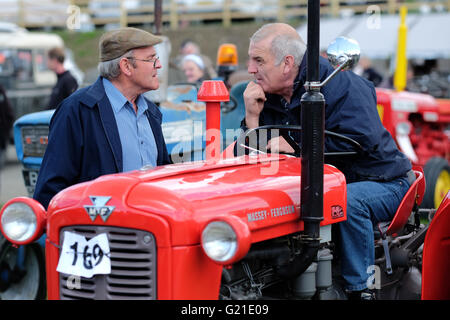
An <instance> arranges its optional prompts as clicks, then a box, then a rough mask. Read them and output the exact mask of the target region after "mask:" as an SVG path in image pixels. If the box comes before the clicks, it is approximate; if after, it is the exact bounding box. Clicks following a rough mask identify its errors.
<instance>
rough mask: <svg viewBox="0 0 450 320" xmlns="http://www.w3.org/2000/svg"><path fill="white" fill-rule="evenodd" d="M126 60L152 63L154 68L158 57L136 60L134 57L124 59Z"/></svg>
mask: <svg viewBox="0 0 450 320" xmlns="http://www.w3.org/2000/svg"><path fill="white" fill-rule="evenodd" d="M126 58H127V59H131V60H137V61H144V62H153V68H156V61H158V60H159V57H158V56H156V57H155V58H154V59H137V58H135V57H126Z"/></svg>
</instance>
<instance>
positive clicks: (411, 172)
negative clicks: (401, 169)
mask: <svg viewBox="0 0 450 320" xmlns="http://www.w3.org/2000/svg"><path fill="white" fill-rule="evenodd" d="M405 176H406V179H407V180H408V183H409V185H410V186H411V185H412V184H413V183H414V181H416V174H415V173H414V170H409V171H408V172H407V173H406V174H405Z"/></svg>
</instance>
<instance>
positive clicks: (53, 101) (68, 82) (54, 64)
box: [47, 48, 78, 109]
mask: <svg viewBox="0 0 450 320" xmlns="http://www.w3.org/2000/svg"><path fill="white" fill-rule="evenodd" d="M47 57H48V59H47V67H48V68H49V69H50V70H52V71H53V72H55V73H56V77H57V81H56V85H55V86H54V87H53V89H52V93H51V96H50V101H49V103H48V106H47V109H55V108H56V107H57V106H58V105H59V104H60V103H61V102H62V101H63V100H64V99H65V98H67V97H68V96H70V95H71V94H72V93H73V92H75V91H76V90H77V89H78V83H77V80H75V78H74V77H73V76H72V74H71V73H70V71H69V70H66V69H65V68H64V60H65V54H64V49H62V48H53V49H51V50H50V51H49V52H48V55H47Z"/></svg>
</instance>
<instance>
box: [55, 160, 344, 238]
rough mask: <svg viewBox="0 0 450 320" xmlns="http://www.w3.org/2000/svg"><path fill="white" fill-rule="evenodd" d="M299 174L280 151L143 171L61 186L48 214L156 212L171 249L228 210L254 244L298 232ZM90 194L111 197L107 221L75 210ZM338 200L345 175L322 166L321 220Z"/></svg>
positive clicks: (331, 218) (337, 214) (329, 219)
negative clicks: (102, 215)
mask: <svg viewBox="0 0 450 320" xmlns="http://www.w3.org/2000/svg"><path fill="white" fill-rule="evenodd" d="M300 172H301V159H299V158H294V157H290V156H286V155H264V156H261V155H260V156H243V157H238V158H231V159H226V160H221V161H217V162H207V161H198V162H190V163H184V164H173V165H167V166H161V167H157V168H152V169H148V170H145V168H144V169H141V170H139V171H133V172H130V173H122V174H113V175H106V176H103V177H100V178H97V179H95V180H93V181H90V182H86V183H81V184H78V185H75V186H72V187H70V188H67V189H65V190H64V191H62V192H60V193H58V194H57V195H56V196H55V197H54V198H53V199H52V201H51V203H50V206H49V210H48V217H49V219H50V220H51V218H52V216H54V215H61V214H67V212H68V211H71V210H77V212H79V213H78V214H79V215H84V216H85V218H86V219H85V221H86V222H88V223H91V224H108V225H114V221H115V219H117V218H119V217H120V218H121V219H125V218H126V217H127V216H129V219H133V214H136V212H139V217H140V219H142V217H143V216H144V217H145V214H148V215H157V216H158V217H159V218H162V219H163V220H164V221H165V222H166V223H167V224H168V226H169V229H170V234H171V235H170V238H171V245H174V246H177V245H192V244H198V243H200V235H201V231H202V230H203V228H204V227H205V225H206V224H207V223H208V222H209V221H211V220H213V219H217V218H220V216H229V215H234V216H236V217H237V218H239V219H241V220H242V221H243V222H245V223H246V224H247V225H248V227H249V229H250V231H251V234H252V242H257V241H262V240H265V239H268V238H273V237H275V236H282V235H284V234H289V233H293V232H297V231H301V230H302V229H303V222H302V221H301V220H300V219H299V218H300V180H301V178H300ZM96 197H104V198H102V199H107V198H109V197H110V198H109V200H108V202H107V203H106V202H105V203H103V206H108V207H109V208H112V207H113V210H112V212H111V213H110V218H108V220H106V221H103V220H102V219H100V217H97V218H96V220H94V221H91V219H89V215H88V214H87V213H86V210H85V209H82V208H86V206H92V205H93V204H94V205H95V200H94V199H95V198H96ZM345 203H346V187H345V178H344V175H343V174H342V173H341V172H340V171H338V170H337V169H336V168H334V167H332V166H328V165H326V166H325V168H324V220H323V221H322V225H326V224H330V223H335V222H339V221H342V220H344V219H345V217H346V216H345V210H346V206H345ZM81 212H83V213H81ZM143 213H144V215H143ZM115 217H116V218H115ZM83 219H84V218H83Z"/></svg>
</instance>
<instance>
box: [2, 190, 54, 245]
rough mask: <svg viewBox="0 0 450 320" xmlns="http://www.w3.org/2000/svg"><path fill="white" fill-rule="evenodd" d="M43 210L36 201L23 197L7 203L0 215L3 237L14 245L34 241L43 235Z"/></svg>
mask: <svg viewBox="0 0 450 320" xmlns="http://www.w3.org/2000/svg"><path fill="white" fill-rule="evenodd" d="M44 225H45V209H44V208H43V207H42V205H40V204H39V203H38V202H37V201H35V200H33V199H29V198H25V197H21V198H16V199H13V200H11V201H9V202H7V203H6V204H5V205H4V207H3V208H2V211H1V213H0V227H1V230H2V233H3V235H4V236H5V237H6V238H7V239H8V240H9V241H11V242H13V243H16V244H27V243H30V242H32V241H35V240H37V239H38V237H40V236H41V235H42V233H43V229H44Z"/></svg>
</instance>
